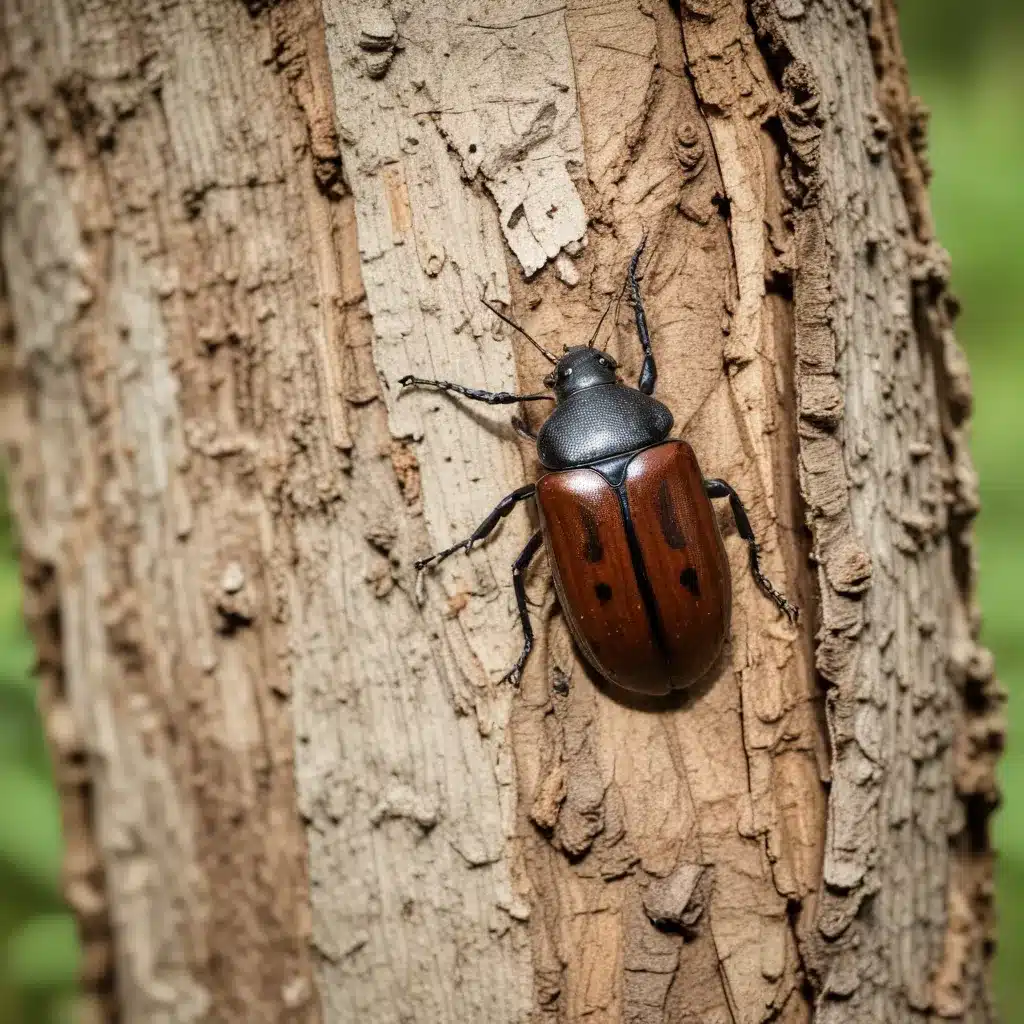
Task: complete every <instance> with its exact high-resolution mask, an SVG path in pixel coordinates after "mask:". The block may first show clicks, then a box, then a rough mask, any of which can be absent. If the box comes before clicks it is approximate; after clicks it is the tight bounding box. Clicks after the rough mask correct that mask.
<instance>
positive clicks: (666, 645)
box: [398, 236, 797, 695]
mask: <svg viewBox="0 0 1024 1024" xmlns="http://www.w3.org/2000/svg"><path fill="white" fill-rule="evenodd" d="M646 241H647V239H646V236H645V237H644V239H643V240H642V241H641V242H640V244H639V246H638V247H637V249H636V251H635V252H634V253H633V256H632V258H631V260H630V263H629V269H628V272H627V275H626V282H625V285H626V286H628V288H629V294H630V300H631V303H632V305H633V311H634V318H635V322H636V331H637V335H638V337H639V341H640V346H641V348H642V349H643V364H642V367H641V369H640V377H639V380H638V382H637V386H636V387H630V386H629V385H628V384H625V383H623V381H622V380H621V378H620V377H619V376H618V375H617V373H616V370H617V368H618V367H617V364H616V362H615V360H614V359H613V358H612V356H611V355H609V354H608V353H607V352H603V351H601V350H600V349H597V348H595V347H593V346H594V341H595V339H596V337H597V331H595V332H594V336H593V337H592V338H591V339H590V342H589V343H588V344H587V345H576V346H571V347H570V346H566V347H565V351H564V354H563V355H562V356H561V358H558V357H556V356H554V355H553V354H552V353H551V352H549V351H548V350H547V349H546V348H544V347H543V346H542V345H541V344H540V343H539V342H538V341H536V340H535V339H534V338H532V337H530V335H529V334H527V333H526V331H525V330H523V328H521V327H520V326H519V325H518V324H516V323H515V322H514V321H513V320H511V319H510V318H509V317H507V316H505V315H504V314H503V313H501V312H500V311H499V310H497V309H495V308H494V307H493V306H490V305H489V304H487V303H486V302H485V305H487V306H488V308H489V309H490V310H491V312H492V313H494V315H495V316H497V317H499V318H500V319H502V320H503V321H505V322H506V323H507V324H509V326H511V327H513V328H514V329H515V330H517V331H519V332H520V333H521V334H523V336H524V337H526V338H527V339H528V340H529V341H530V343H531V344H532V345H534V347H536V348H537V349H538V350H539V351H540V352H541V353H542V354H543V355H544V357H545V358H546V359H547V360H549V361H550V362H551V363H553V364H554V369H553V371H552V372H551V373H550V374H549V375H548V376H547V377H545V378H544V383H545V385H546V386H547V387H549V388H553V389H554V396H552V395H549V394H547V393H536V394H527V395H515V394H509V393H508V392H490V391H481V390H478V389H476V388H469V387H465V386H463V385H460V384H453V383H451V382H450V381H443V380H428V379H425V378H421V377H414V376H411V375H407V376H404V377H401V378H400V379H399V382H398V383H399V384H400V385H401V386H402V388H403V389H404V388H408V387H429V388H437V389H440V390H442V391H448V392H454V393H455V394H458V395H461V396H463V397H464V398H468V399H470V400H472V401H477V402H486V403H488V404H491V405H511V404H514V403H518V402H533V401H541V400H545V399H546V400H549V401H550V400H554V402H555V407H554V409H553V411H552V412H551V414H550V415H549V416H548V418H547V419H546V420H545V421H544V423H543V425H542V426H541V428H540V430H539V431H538V432H537V433H536V434H533V433H532V432H531V431H530V430H529V428H528V427H526V425H525V423H523V422H522V421H521V420H518V419H514V420H513V425H514V426H515V427H516V429H517V430H518V431H519V432H520V433H523V434H525V435H526V436H528V437H530V438H531V440H533V441H535V442H536V445H537V456H538V459H539V461H540V464H541V466H542V467H543V469H544V471H545V472H544V473H543V474H542V475H541V476H540V478H539V479H538V480H537V482H536V483H531V484H526V485H525V486H523V487H519V488H517V489H516V490H514V491H513V492H512V493H511V494H509V495H507V496H506V497H504V498H502V500H501V501H500V502H499V503H498V504H497V506H496V507H495V508H494V510H493V511H492V512H491V513H490V515H488V516H487V518H486V519H485V520H484V521H483V522H482V523H481V524H480V525H479V526H478V527H477V529H476V530H474V531H473V533H472V535H471V536H470V537H468V538H467V539H466V540H463V541H460V542H459V543H457V544H453V545H452V546H451V547H450V548H446V549H445V550H444V551H439V552H437V553H436V554H433V555H430V556H429V557H427V558H422V559H420V560H419V561H417V562H416V569H417V570H418V571H423V570H424V569H426V568H428V567H433V566H436V565H439V564H440V563H441V562H443V561H444V560H445V559H446V558H448V557H449V556H451V555H453V554H455V553H456V552H458V551H460V550H461V551H465V552H469V551H470V550H471V549H472V548H473V546H474V545H475V544H477V543H478V542H479V541H482V540H483V539H484V538H485V537H487V536H488V534H490V533H491V532H492V531H493V530H494V528H495V527H496V526H497V525H498V523H499V522H500V521H501V520H502V519H503V518H504V517H505V516H507V515H508V514H509V513H510V512H511V511H512V509H513V508H515V507H516V506H517V505H518V504H519V503H520V502H523V501H526V500H528V499H535V500H536V502H537V506H538V509H539V512H540V525H541V528H540V529H539V530H538V531H537V532H536V533H534V535H533V536H532V537H531V538H530V540H529V541H528V542H527V544H526V547H524V548H523V550H522V552H521V553H520V555H519V557H518V558H517V559H516V560H515V562H514V563H513V565H512V582H513V587H514V590H515V596H516V604H517V607H518V609H519V620H520V622H521V624H522V630H523V648H522V653H521V654H520V656H519V658H518V660H517V661H516V663H515V665H514V666H513V667H512V668H511V669H510V670H509V672H508V673H507V674H506V675H505V677H504V680H510V681H512V682H513V683H517V682H518V681H519V678H520V676H521V674H522V671H523V666H524V665H525V664H526V659H527V658H528V657H529V654H530V651H531V649H532V647H533V641H534V634H533V627H532V626H531V624H530V616H529V611H528V609H527V603H526V588H525V583H524V574H525V572H526V569H527V567H528V566H529V564H530V562H531V560H532V559H533V557H534V555H536V553H537V551H538V550H539V549H540V547H541V545H542V544H543V545H544V546H545V548H546V550H547V555H548V559H549V561H550V564H551V569H552V576H553V580H554V585H555V592H556V594H557V596H558V600H559V604H560V605H561V607H562V611H563V613H564V614H565V617H566V620H567V622H568V624H569V628H570V630H571V632H572V634H573V637H574V639H575V641H576V643H577V645H578V647H579V649H580V650H581V651H582V653H583V655H584V657H585V658H586V660H587V661H588V662H589V663H590V664H591V665H592V666H593V668H594V669H595V670H596V671H597V672H598V673H599V674H600V675H602V676H604V677H605V678H606V679H608V680H610V681H611V682H612V683H614V684H616V685H617V686H620V687H622V688H624V689H626V690H632V691H635V692H640V693H647V694H655V695H663V694H666V693H669V692H670V691H672V690H676V689H682V688H684V687H687V686H690V685H691V684H693V683H695V682H697V681H698V680H699V679H701V678H702V677H703V676H704V675H706V674H707V672H708V671H709V670H710V669H711V668H712V666H713V665H714V664H715V662H716V660H717V659H718V656H719V653H720V652H721V650H722V646H723V644H724V643H725V639H726V637H727V636H728V633H729V621H730V614H731V604H732V593H731V575H730V569H729V562H728V560H727V558H726V554H725V548H724V546H723V544H722V537H721V534H720V532H719V529H718V521H717V518H716V516H715V513H714V509H713V508H712V505H711V499H712V498H728V499H729V504H730V506H731V509H732V515H733V518H734V520H735V523H736V528H737V531H738V532H739V535H740V537H742V538H743V540H745V541H746V542H747V550H748V556H749V565H750V571H751V573H752V575H753V577H754V579H755V581H756V582H757V584H758V586H759V587H760V588H761V590H762V591H763V592H764V593H765V594H766V595H767V596H768V597H769V598H770V599H771V600H772V601H773V602H774V603H775V604H776V605H777V606H778V607H779V609H780V610H781V611H782V612H783V613H784V614H786V615H787V616H788V617H789V618H790V620H791V621H794V622H795V621H796V619H797V610H796V608H795V607H794V606H793V605H791V604H790V603H789V601H787V600H786V598H785V597H784V596H783V595H782V594H781V593H780V592H779V591H778V590H776V588H775V587H774V586H773V585H772V583H771V581H770V580H769V579H768V578H767V577H766V576H765V575H764V573H763V572H762V571H761V565H760V560H759V557H758V546H757V541H756V540H755V537H754V532H753V530H752V528H751V525H750V519H749V518H748V516H747V513H746V510H745V509H744V507H743V503H742V501H741V500H740V498H739V495H738V494H737V493H736V491H735V490H734V489H733V488H732V487H731V486H730V485H729V484H727V483H726V482H725V481H724V480H717V479H705V478H704V476H703V474H702V473H701V471H700V467H699V466H698V464H697V459H696V456H695V455H694V452H693V449H692V448H691V447H690V445H689V444H687V443H686V441H684V440H681V439H676V438H670V437H669V433H670V431H671V429H672V425H673V417H672V413H671V412H670V411H669V409H668V408H667V407H666V406H665V405H663V404H662V403H661V402H659V401H658V400H657V399H656V398H654V397H653V393H654V388H655V384H656V383H657V379H658V370H657V365H656V363H655V360H654V353H653V351H652V348H651V338H650V332H649V330H648V327H647V318H646V315H645V312H644V306H643V301H642V299H641V295H640V285H639V281H638V278H637V267H638V265H639V263H640V257H641V256H642V254H643V251H644V247H645V245H646ZM609 308H610V307H609ZM605 314H607V310H606V311H605ZM601 319H602V320H603V319H604V317H603V316H602V318H601ZM600 326H601V324H600V323H599V324H598V330H600ZM504 680H503V681H504Z"/></svg>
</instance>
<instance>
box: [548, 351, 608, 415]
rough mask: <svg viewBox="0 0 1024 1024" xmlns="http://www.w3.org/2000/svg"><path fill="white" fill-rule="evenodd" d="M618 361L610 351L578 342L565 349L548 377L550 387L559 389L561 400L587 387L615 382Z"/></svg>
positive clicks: (558, 395)
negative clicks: (609, 353) (603, 350)
mask: <svg viewBox="0 0 1024 1024" xmlns="http://www.w3.org/2000/svg"><path fill="white" fill-rule="evenodd" d="M617 368H618V363H616V362H615V360H614V359H612V357H611V356H610V355H608V353H607V352H602V351H601V350H600V349H596V348H587V346H586V345H575V346H573V347H572V348H567V349H566V350H565V355H564V356H562V358H561V359H559V360H558V363H557V364H556V365H555V368H554V369H553V370H552V371H551V372H550V373H549V374H548V375H547V376H546V377H545V378H544V383H545V384H546V385H547V386H548V387H549V388H554V389H555V395H556V397H557V399H558V401H560V402H561V401H562V400H563V399H565V398H568V397H569V395H571V394H574V393H575V392H577V391H582V390H583V389H584V388H592V387H594V386H595V385H597V384H614V383H615V381H616V379H617V378H616V375H615V371H616V369H617Z"/></svg>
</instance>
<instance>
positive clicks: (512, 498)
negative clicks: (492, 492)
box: [416, 484, 537, 571]
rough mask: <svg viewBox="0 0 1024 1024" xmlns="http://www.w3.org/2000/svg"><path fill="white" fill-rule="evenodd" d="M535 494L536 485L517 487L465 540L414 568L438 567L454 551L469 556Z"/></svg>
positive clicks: (428, 557)
mask: <svg viewBox="0 0 1024 1024" xmlns="http://www.w3.org/2000/svg"><path fill="white" fill-rule="evenodd" d="M536 492H537V485H536V484H526V485H524V486H523V487H517V488H516V489H515V490H514V491H513V492H512V493H511V494H506V495H505V497H504V498H502V499H501V501H499V502H498V504H497V505H495V507H494V509H493V510H492V511H491V513H490V515H488V517H487V518H486V519H485V520H484V521H483V522H482V523H481V524H480V525H479V526H478V527H477V528H476V529H475V530H474V531H473V533H472V534H471V535H470V536H469V537H467V538H466V539H465V540H460V541H459V543H458V544H453V545H452V546H451V547H450V548H445V549H444V551H438V552H437V554H434V555H428V556H427V557H426V558H421V559H419V561H417V562H416V568H417V570H419V571H422V570H423V569H426V568H427V567H428V566H434V565H440V564H441V562H443V561H444V560H445V559H446V558H448V557H449V556H450V555H454V554H455V552H456V551H465V552H466V553H467V554H469V552H470V551H472V550H473V545H474V544H476V542H477V541H480V540H483V539H484V538H485V537H486V536H487V535H488V534H489V533H491V531H492V530H493V529H494V528H495V527H496V526H497V525H498V523H499V522H500V521H501V520H502V519H504V518H505V516H507V515H508V514H509V512H511V511H512V509H514V508H515V507H516V505H517V504H519V502H521V501H525V500H526V499H527V498H532V497H533V496H534V494H536Z"/></svg>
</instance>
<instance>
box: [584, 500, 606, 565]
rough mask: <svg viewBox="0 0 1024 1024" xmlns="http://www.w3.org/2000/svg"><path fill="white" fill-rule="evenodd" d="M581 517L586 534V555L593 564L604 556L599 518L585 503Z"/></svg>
mask: <svg viewBox="0 0 1024 1024" xmlns="http://www.w3.org/2000/svg"><path fill="white" fill-rule="evenodd" d="M580 519H581V520H582V521H583V533H584V534H585V538H584V543H585V545H586V546H585V547H584V549H583V554H584V557H585V558H586V559H587V561H588V562H590V563H591V564H592V565H593V564H596V563H597V562H600V561H601V559H602V558H604V548H603V547H602V546H601V533H600V531H599V530H598V528H597V519H596V518H595V517H594V513H593V512H592V511H591V510H590V509H589V508H587V506H586V505H583V506H582V507H581V508H580Z"/></svg>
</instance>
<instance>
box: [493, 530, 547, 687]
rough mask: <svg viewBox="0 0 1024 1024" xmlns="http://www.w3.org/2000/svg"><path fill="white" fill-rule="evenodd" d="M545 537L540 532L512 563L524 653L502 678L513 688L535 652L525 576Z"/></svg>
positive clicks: (529, 541) (527, 543)
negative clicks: (533, 651)
mask: <svg viewBox="0 0 1024 1024" xmlns="http://www.w3.org/2000/svg"><path fill="white" fill-rule="evenodd" d="M543 539H544V535H543V534H542V533H541V531H540V530H538V531H537V532H536V533H535V534H534V535H533V536H532V537H531V538H530V539H529V540H528V541H527V542H526V547H525V548H523V550H522V551H520V552H519V557H518V558H517V559H516V560H515V561H514V562H513V563H512V586H513V587H514V588H515V592H516V607H517V608H518V609H519V621H520V622H521V623H522V626H523V651H522V653H521V654H520V655H519V658H518V660H517V661H516V663H515V665H513V666H512V668H510V669H509V670H508V672H506V673H505V675H504V676H503V677H502V680H501V681H502V682H503V683H504V682H506V681H508V682H510V683H511V684H512V685H513V686H518V685H519V680H520V678H521V676H522V674H523V666H524V665H525V664H526V659H527V658H528V657H529V656H530V651H532V650H533V626H532V625H531V624H530V610H529V608H528V607H527V605H526V583H525V582H524V580H523V576H524V575H525V573H526V570H527V568H528V567H529V565H530V562H532V561H533V556H534V555H535V554H537V549H538V548H539V547H540V545H541V541H542V540H543Z"/></svg>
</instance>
